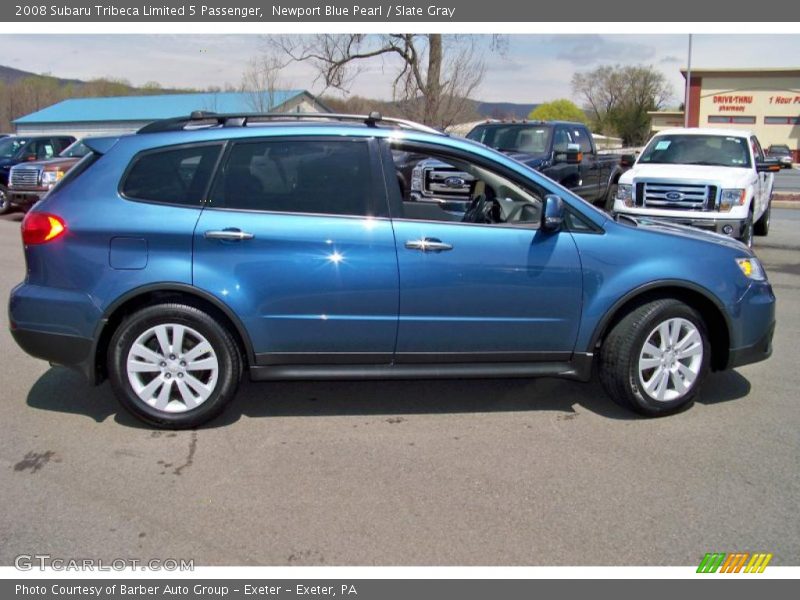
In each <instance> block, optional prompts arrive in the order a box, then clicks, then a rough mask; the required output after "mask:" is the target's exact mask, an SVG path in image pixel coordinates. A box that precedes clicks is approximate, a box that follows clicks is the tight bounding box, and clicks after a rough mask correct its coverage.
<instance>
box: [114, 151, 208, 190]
mask: <svg viewBox="0 0 800 600" xmlns="http://www.w3.org/2000/svg"><path fill="white" fill-rule="evenodd" d="M221 148H222V146H221V145H220V144H206V145H202V146H183V147H180V148H171V149H164V150H157V151H154V152H151V151H148V152H145V153H143V154H140V155H139V156H137V157H136V158H135V159H134V162H133V166H132V167H131V168H130V170H129V172H128V175H127V177H126V178H125V182H124V183H123V184H122V194H123V195H124V196H127V197H128V198H133V199H137V200H147V201H150V202H163V203H165V204H184V205H199V204H200V201H201V200H202V199H203V194H204V193H205V191H206V187H207V186H208V181H209V179H210V178H211V173H212V171H213V170H214V164H215V163H216V161H217V158H218V157H219V152H220V150H221Z"/></svg>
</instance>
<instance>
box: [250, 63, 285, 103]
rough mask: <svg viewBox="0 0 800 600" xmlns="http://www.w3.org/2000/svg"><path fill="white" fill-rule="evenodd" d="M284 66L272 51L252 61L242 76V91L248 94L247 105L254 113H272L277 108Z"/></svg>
mask: <svg viewBox="0 0 800 600" xmlns="http://www.w3.org/2000/svg"><path fill="white" fill-rule="evenodd" d="M284 66H285V63H284V62H282V61H281V60H280V59H279V57H278V56H277V55H276V54H275V53H274V52H272V51H270V50H266V51H265V52H263V53H262V54H261V55H259V56H257V57H255V58H253V59H252V60H250V62H249V63H248V65H247V68H245V71H244V73H243V74H242V83H241V91H242V92H244V93H246V94H247V103H248V104H249V105H250V108H251V109H252V110H253V111H255V112H270V111H274V110H275V109H276V108H277V107H276V104H277V103H278V99H279V98H278V92H279V91H280V89H281V86H282V85H283V80H282V77H281V73H282V70H283V68H284Z"/></svg>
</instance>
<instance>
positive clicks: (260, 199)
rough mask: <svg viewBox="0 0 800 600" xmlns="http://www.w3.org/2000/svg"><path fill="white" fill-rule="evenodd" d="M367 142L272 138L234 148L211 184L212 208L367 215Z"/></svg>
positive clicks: (369, 183)
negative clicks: (212, 188)
mask: <svg viewBox="0 0 800 600" xmlns="http://www.w3.org/2000/svg"><path fill="white" fill-rule="evenodd" d="M371 190H372V168H371V160H370V150H369V145H368V141H367V140H346V141H344V140H343V141H339V140H330V141H329V140H313V141H306V140H300V141H297V140H274V141H258V142H240V143H237V144H235V145H234V146H233V148H232V149H231V152H230V154H229V155H228V158H227V160H226V161H225V166H224V167H223V170H222V172H221V174H220V176H219V177H218V178H217V181H216V183H215V184H214V191H213V193H212V196H211V205H212V206H214V207H217V208H229V209H239V210H259V211H273V212H296V213H315V214H331V215H357V216H366V215H370V214H372V213H373V210H372V203H371V197H370V195H371Z"/></svg>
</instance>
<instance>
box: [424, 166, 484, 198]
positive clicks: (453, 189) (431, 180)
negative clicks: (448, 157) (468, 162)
mask: <svg viewBox="0 0 800 600" xmlns="http://www.w3.org/2000/svg"><path fill="white" fill-rule="evenodd" d="M424 181H425V183H424V186H425V189H424V193H425V195H426V196H438V197H442V196H445V197H447V196H457V197H463V198H465V199H466V198H469V195H470V191H471V189H472V183H473V182H474V181H475V178H474V177H473V176H472V175H470V174H469V173H465V172H463V171H456V170H455V169H446V168H441V167H440V168H426V169H425V175H424Z"/></svg>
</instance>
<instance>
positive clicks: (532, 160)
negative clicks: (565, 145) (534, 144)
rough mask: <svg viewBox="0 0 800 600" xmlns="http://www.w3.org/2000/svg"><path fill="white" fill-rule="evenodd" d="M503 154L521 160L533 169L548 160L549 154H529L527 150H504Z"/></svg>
mask: <svg viewBox="0 0 800 600" xmlns="http://www.w3.org/2000/svg"><path fill="white" fill-rule="evenodd" d="M503 154H505V155H506V156H508V157H509V158H513V159H514V160H516V161H518V162H521V163H522V164H523V165H528V166H529V167H531V168H532V169H537V168H539V167H541V166H542V164H543V163H544V162H546V161H547V159H548V158H549V156H548V155H547V154H528V153H527V152H510V151H503Z"/></svg>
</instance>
